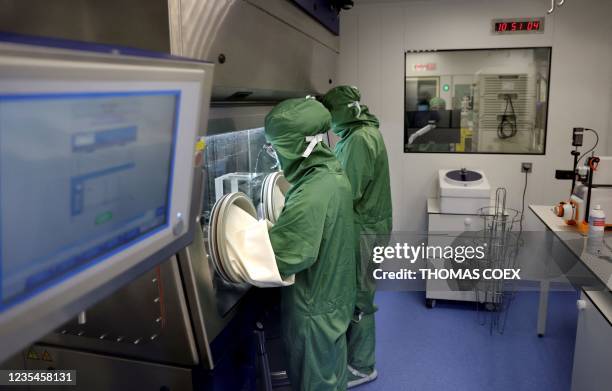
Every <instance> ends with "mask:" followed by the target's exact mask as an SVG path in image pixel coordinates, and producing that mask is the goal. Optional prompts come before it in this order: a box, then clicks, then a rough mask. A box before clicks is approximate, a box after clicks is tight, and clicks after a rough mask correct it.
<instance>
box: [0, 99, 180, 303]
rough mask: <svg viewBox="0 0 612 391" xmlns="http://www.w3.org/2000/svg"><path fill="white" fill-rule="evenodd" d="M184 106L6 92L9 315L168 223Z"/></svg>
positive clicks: (3, 140) (1, 127)
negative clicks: (180, 112) (47, 289)
mask: <svg viewBox="0 0 612 391" xmlns="http://www.w3.org/2000/svg"><path fill="white" fill-rule="evenodd" d="M178 105H179V93H178V92H177V91H157V92H151V91H148V92H129V93H99V94H96V93H87V94H39V95H0V207H1V209H0V211H1V213H0V309H2V308H6V307H8V306H10V305H11V304H14V303H15V302H17V301H19V300H20V299H22V298H24V297H27V296H28V295H30V294H31V293H34V292H37V291H40V289H43V288H44V287H46V286H49V285H52V284H53V283H54V282H58V281H61V280H62V279H63V278H65V277H66V276H67V275H70V274H71V273H74V272H75V270H80V269H82V268H83V267H86V266H87V265H92V264H94V263H95V262H97V261H99V260H101V259H104V258H105V256H109V255H110V254H112V253H113V252H114V251H117V250H118V249H120V248H122V247H125V246H126V245H128V244H130V243H133V242H135V241H138V240H139V239H141V238H142V237H143V236H144V235H149V234H152V233H153V232H155V231H157V230H159V229H162V228H163V227H165V226H166V225H167V223H168V217H169V216H168V210H169V203H170V199H169V197H170V186H171V173H172V158H173V152H174V151H173V148H174V139H175V133H176V121H177V118H176V117H177V115H178V114H177V113H178Z"/></svg>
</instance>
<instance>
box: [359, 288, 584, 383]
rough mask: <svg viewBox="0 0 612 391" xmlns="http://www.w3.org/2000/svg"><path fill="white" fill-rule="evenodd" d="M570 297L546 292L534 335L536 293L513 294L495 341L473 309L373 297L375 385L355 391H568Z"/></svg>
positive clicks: (419, 297) (419, 295)
mask: <svg viewBox="0 0 612 391" xmlns="http://www.w3.org/2000/svg"><path fill="white" fill-rule="evenodd" d="M576 299H577V295H576V293H574V292H551V294H550V301H549V311H548V327H547V334H546V336H545V337H543V338H538V337H537V335H536V321H537V309H538V293H537V292H519V293H517V295H516V298H515V299H514V301H513V303H512V305H511V307H510V309H509V316H508V322H507V325H506V329H505V332H504V334H503V335H500V334H498V333H493V335H491V334H490V333H489V328H488V326H481V325H480V324H479V323H478V320H477V316H476V312H475V308H474V305H473V304H469V305H466V304H461V303H455V302H446V303H444V302H440V301H438V303H437V305H436V307H435V308H433V309H428V308H426V307H425V304H424V301H425V300H424V293H423V292H378V293H377V299H376V301H377V303H378V305H379V311H378V313H377V315H376V321H377V369H378V372H379V377H378V379H377V380H376V381H374V382H373V383H370V384H366V385H363V386H360V387H359V388H356V390H359V391H371V390H393V391H402V390H414V391H429V390H431V391H464V390H465V391H480V390H483V391H485V390H486V391H506V390H507V391H569V390H570V384H571V373H572V359H573V352H574V340H575V334H576V322H577V310H576Z"/></svg>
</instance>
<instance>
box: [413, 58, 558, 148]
mask: <svg viewBox="0 0 612 391" xmlns="http://www.w3.org/2000/svg"><path fill="white" fill-rule="evenodd" d="M550 52H551V50H550V48H525V49H521V48H519V49H490V50H489V49H484V50H444V51H424V52H422V51H421V52H407V53H406V77H405V113H404V144H405V145H404V151H405V152H456V153H510V154H543V153H544V148H545V140H546V117H547V110H548V84H549V74H550ZM417 132H418V133H417Z"/></svg>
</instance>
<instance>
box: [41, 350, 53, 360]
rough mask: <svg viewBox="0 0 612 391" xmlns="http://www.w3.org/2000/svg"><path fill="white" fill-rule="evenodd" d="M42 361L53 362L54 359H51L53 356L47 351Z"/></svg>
mask: <svg viewBox="0 0 612 391" xmlns="http://www.w3.org/2000/svg"><path fill="white" fill-rule="evenodd" d="M42 360H43V361H53V359H52V358H51V355H50V354H49V352H47V351H46V350H45V351H44V352H43V354H42Z"/></svg>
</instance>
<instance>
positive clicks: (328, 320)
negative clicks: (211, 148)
mask: <svg viewBox="0 0 612 391" xmlns="http://www.w3.org/2000/svg"><path fill="white" fill-rule="evenodd" d="M330 120H331V116H330V114H329V112H328V111H327V109H325V107H323V105H322V104H321V103H319V102H317V101H316V100H314V99H308V98H306V99H290V100H286V101H283V102H281V103H280V104H278V105H277V106H276V107H275V108H274V109H273V110H272V111H271V112H270V113H269V114H268V115H267V117H266V120H265V136H266V139H267V141H268V142H269V143H271V144H272V146H273V147H274V149H275V150H276V154H277V156H278V159H279V161H280V165H281V168H282V170H283V173H284V175H285V178H286V179H287V180H288V181H289V183H291V185H292V186H291V189H290V190H289V191H288V192H287V194H286V195H285V207H284V208H283V211H282V212H281V214H280V216H279V218H278V220H277V222H276V224H275V225H274V227H272V228H271V229H270V231H269V234H270V242H271V243H272V248H273V250H274V254H275V257H276V263H277V265H278V269H279V272H280V274H281V276H282V277H287V276H290V275H292V274H295V284H294V285H292V286H289V287H284V288H281V289H282V290H281V292H282V293H281V323H282V326H281V327H282V341H283V345H284V348H285V353H286V356H287V358H288V360H287V361H288V363H287V365H288V368H287V372H288V375H289V380H290V381H291V386H292V390H294V391H299V390H312V391H325V390H330V391H331V390H346V387H347V367H346V362H347V361H346V360H347V356H346V355H347V347H346V331H347V328H348V326H349V323H350V321H351V316H352V314H353V309H354V305H355V275H356V266H355V258H354V242H353V239H352V238H353V210H352V200H351V185H350V183H349V181H348V178H347V177H346V175H345V174H344V172H343V170H342V167H341V166H340V163H339V162H338V161H337V160H336V158H335V157H334V154H333V152H332V151H331V150H330V149H329V147H327V146H326V145H325V144H323V143H321V142H320V141H321V140H322V137H321V133H324V132H326V131H327V130H328V129H329V127H330Z"/></svg>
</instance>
